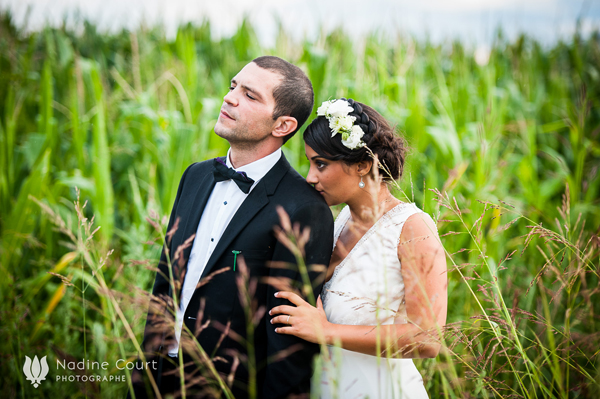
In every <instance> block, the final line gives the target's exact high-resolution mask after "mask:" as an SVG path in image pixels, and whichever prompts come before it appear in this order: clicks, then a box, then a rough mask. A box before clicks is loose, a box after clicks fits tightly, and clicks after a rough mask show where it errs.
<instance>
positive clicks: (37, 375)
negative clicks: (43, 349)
mask: <svg viewBox="0 0 600 399" xmlns="http://www.w3.org/2000/svg"><path fill="white" fill-rule="evenodd" d="M23 373H24V374H25V376H26V377H27V380H28V381H31V384H33V386H34V387H35V388H37V387H38V386H39V385H40V383H41V382H42V381H43V380H45V379H46V375H48V362H47V361H46V356H44V357H43V358H42V361H41V362H40V361H39V360H38V357H37V356H35V357H34V358H33V361H31V359H30V358H29V356H25V364H24V365H23Z"/></svg>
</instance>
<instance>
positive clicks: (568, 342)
mask: <svg viewBox="0 0 600 399" xmlns="http://www.w3.org/2000/svg"><path fill="white" fill-rule="evenodd" d="M263 54H272V55H277V56H280V57H282V58H285V59H287V60H288V61H290V62H292V63H294V64H296V65H298V66H300V67H301V68H303V69H304V70H305V71H306V73H307V74H308V76H309V77H310V79H311V80H312V82H313V85H314V89H315V95H316V98H315V109H316V107H317V106H318V105H319V104H320V103H321V102H322V101H324V100H327V99H330V98H338V97H347V98H354V99H355V100H357V101H361V102H364V103H366V104H369V105H371V106H373V107H374V108H375V109H377V110H378V111H380V112H381V113H382V114H383V115H384V116H385V117H386V118H388V120H390V121H391V122H392V123H393V124H395V125H396V126H397V128H398V132H399V134H402V135H403V136H404V137H405V138H406V139H407V140H408V143H409V145H410V148H411V151H410V154H409V156H408V158H407V165H406V170H405V174H404V177H403V179H402V180H401V181H400V182H399V185H400V186H399V189H397V190H396V193H397V195H398V196H399V198H401V199H405V200H410V201H415V202H416V203H417V204H418V205H419V206H420V207H422V208H423V209H424V210H425V211H427V212H429V213H431V214H432V216H434V218H435V219H437V220H438V228H439V231H440V234H441V235H443V237H442V240H443V243H444V246H445V248H446V250H447V251H448V254H449V261H448V265H449V291H448V292H449V297H450V301H449V303H450V307H449V315H448V322H449V323H450V326H449V329H448V335H447V347H448V350H446V351H444V352H443V353H442V355H440V356H439V357H438V358H437V359H432V360H425V361H418V362H417V365H418V367H419V369H420V370H421V371H422V373H423V375H424V379H425V384H426V387H427V389H428V392H429V393H430V395H431V397H440V396H442V395H444V396H448V397H473V398H475V397H482V398H483V397H485V398H488V397H527V398H538V397H544V398H545V397H561V398H567V397H590V398H591V397H598V395H600V388H599V387H600V370H599V369H598V366H599V364H598V348H599V347H600V336H599V335H600V333H599V331H600V328H599V327H600V320H599V316H598V315H600V301H599V300H598V296H599V293H598V281H599V280H598V277H599V273H600V268H599V255H598V247H599V245H600V240H599V239H598V234H599V228H598V226H599V225H600V207H599V202H600V198H599V197H600V196H599V193H600V188H599V187H600V177H599V174H598V169H599V167H600V144H599V143H598V136H599V133H600V106H599V102H600V97H599V94H600V35H599V34H598V33H595V34H592V35H590V36H589V37H582V36H581V35H580V34H579V33H575V35H574V36H573V37H572V38H570V39H569V40H567V41H561V42H558V43H556V44H554V45H551V46H542V45H540V44H539V43H538V42H536V41H535V40H532V39H530V38H528V37H526V36H521V37H519V38H518V39H517V40H515V41H511V42H509V41H507V40H506V39H504V38H503V35H502V33H501V32H499V33H498V35H497V38H496V40H495V42H494V43H493V45H492V47H491V51H490V52H489V54H488V53H485V54H479V55H478V57H477V58H475V57H474V53H473V51H472V49H470V48H469V47H468V46H465V45H463V43H461V42H458V41H447V42H444V43H440V44H436V43H431V42H428V41H426V40H416V39H414V38H411V37H406V36H401V35H398V36H384V35H381V34H376V33H373V34H371V35H368V36H365V37H362V38H360V39H358V40H354V41H353V40H351V39H350V38H349V36H348V35H346V34H345V33H344V32H343V31H341V30H337V31H333V32H330V33H323V34H322V35H321V36H319V37H318V38H317V39H315V40H311V41H308V40H306V41H304V42H295V41H293V40H292V39H290V38H289V36H288V35H287V34H286V29H285V28H284V27H280V29H279V31H278V34H277V39H276V44H275V46H274V47H273V48H261V46H260V45H259V44H258V40H257V39H256V36H255V33H254V31H253V29H252V26H250V24H249V23H247V22H243V23H242V24H241V25H240V26H239V28H238V30H237V32H236V33H235V34H234V35H233V36H231V37H225V38H214V37H212V36H211V26H210V24H209V23H208V22H204V23H201V24H198V25H192V24H188V25H182V26H180V28H179V29H178V31H177V35H176V38H175V39H173V40H170V39H167V38H166V36H165V33H164V31H163V30H162V28H161V27H150V28H140V29H138V30H136V31H133V32H128V31H122V32H118V33H106V32H99V31H98V30H97V29H96V27H95V26H94V24H92V23H90V22H82V23H81V26H79V27H78V28H76V29H75V28H66V27H58V28H53V27H48V28H45V29H43V30H41V31H36V32H25V31H23V30H22V29H20V28H19V27H17V26H15V24H14V22H13V20H12V19H11V16H10V14H8V13H6V12H2V13H0V209H1V213H0V237H1V238H0V240H1V243H0V251H1V252H0V260H1V266H0V267H1V272H2V277H1V278H0V311H1V313H0V319H1V326H0V332H1V336H2V338H3V339H2V340H1V342H0V354H1V358H0V359H1V362H2V363H1V366H0V368H1V370H0V381H1V383H0V385H1V386H2V389H3V394H2V395H3V396H5V397H23V398H24V397H57V395H58V396H60V397H83V396H91V397H114V396H120V395H124V392H125V389H126V385H127V384H126V383H85V384H84V383H67V382H55V381H52V379H53V378H54V376H53V375H49V379H50V381H49V382H48V381H47V382H44V383H42V384H41V386H40V387H39V388H37V389H35V388H33V387H32V386H31V384H30V383H29V382H28V381H26V380H25V377H24V375H23V373H22V372H21V370H22V367H23V362H24V357H25V355H28V356H30V357H32V358H33V356H34V355H37V356H38V357H41V356H45V355H48V359H49V364H50V367H51V374H52V371H53V370H54V365H55V364H56V359H65V358H72V359H77V360H80V359H93V360H96V361H105V360H108V361H109V362H111V364H112V365H114V361H115V360H117V359H119V358H134V357H135V356H136V353H135V348H134V345H133V343H132V339H131V337H130V336H129V335H128V334H127V333H126V332H125V325H126V324H129V325H130V326H131V329H132V331H133V332H134V334H135V335H137V337H138V338H140V337H141V334H142V332H143V323H144V321H145V316H146V307H145V306H146V303H145V302H143V300H141V299H140V298H143V295H142V293H143V292H144V291H146V292H147V291H148V290H149V289H150V288H151V285H152V281H153V279H154V273H153V271H152V267H153V266H154V265H155V262H156V260H157V259H158V253H159V250H160V247H161V245H162V242H161V241H160V234H158V233H157V231H156V230H155V228H154V227H153V225H152V224H153V223H154V222H153V223H149V222H148V218H150V219H151V220H154V221H157V222H158V223H160V220H161V219H162V218H163V217H164V216H168V214H169V212H170V209H171V206H172V202H173V200H174V197H175V193H176V190H177V185H178V183H179V178H180V176H181V174H182V173H183V171H184V170H185V168H186V167H187V166H188V165H189V164H190V163H192V162H196V161H202V160H205V159H208V158H212V157H215V156H219V155H223V154H225V153H226V150H227V148H228V146H227V143H226V142H225V141H223V140H222V139H220V138H218V137H217V136H215V135H214V134H213V131H212V129H213V126H214V124H215V122H216V118H217V116H218V110H219V108H220V105H221V103H222V98H223V96H224V94H225V93H226V92H227V88H228V86H229V80H230V79H231V78H232V77H233V76H234V75H235V74H236V73H237V72H238V71H239V70H240V69H241V68H242V67H243V66H244V65H245V64H246V63H248V62H249V61H250V60H252V59H253V58H255V57H257V56H260V55H263ZM284 151H285V153H286V156H287V157H288V159H289V160H290V162H291V164H292V165H293V166H294V167H295V168H296V169H297V170H299V171H300V172H301V173H302V174H303V175H306V173H307V170H308V163H307V161H306V159H305V156H304V145H303V142H302V134H301V133H299V134H297V135H296V136H295V137H294V138H293V139H292V140H291V141H290V142H288V143H287V144H286V145H285V147H284ZM75 187H78V188H79V190H80V191H81V194H80V196H81V204H83V202H84V201H87V206H86V207H85V208H84V210H83V213H82V214H80V215H79V217H78V215H77V213H76V211H75V208H74V205H73V202H74V201H76V200H77V192H76V190H75ZM430 189H438V190H439V193H435V192H432V191H431V190H430ZM85 217H87V218H88V220H87V221H85V222H83V218H85ZM92 217H93V223H94V224H93V226H91V225H88V223H89V222H90V221H91V220H92ZM87 226H91V227H89V228H87ZM98 226H100V229H99V230H98V231H97V232H96V233H95V234H92V231H93V230H94V229H95V228H96V227H98ZM546 229H548V230H546ZM69 233H70V234H69ZM92 235H93V237H92V238H90V239H89V240H88V237H91V236H92ZM110 250H114V252H113V253H112V254H111V255H110V256H108V255H107V254H109V251H110ZM515 251H516V253H515ZM49 272H50V273H54V274H50V273H49ZM119 309H121V310H122V311H123V317H119V315H118V312H117V310H119ZM126 322H127V323H126ZM99 373H100V374H103V375H122V374H124V372H123V371H121V370H117V369H115V367H110V368H109V370H101V371H100V372H99ZM64 374H65V375H68V374H69V372H68V371H67V372H65V373H64ZM72 374H74V373H72Z"/></svg>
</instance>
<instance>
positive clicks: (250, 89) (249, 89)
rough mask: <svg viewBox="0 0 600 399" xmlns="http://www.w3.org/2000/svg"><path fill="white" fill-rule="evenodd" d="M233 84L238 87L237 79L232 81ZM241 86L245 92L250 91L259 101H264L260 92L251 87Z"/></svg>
mask: <svg viewBox="0 0 600 399" xmlns="http://www.w3.org/2000/svg"><path fill="white" fill-rule="evenodd" d="M231 84H234V85H237V82H236V81H235V79H231ZM241 86H242V88H243V89H244V90H247V91H249V92H250V93H252V94H254V96H255V97H256V98H257V99H258V100H262V95H261V94H260V93H259V92H258V91H256V90H254V89H253V88H252V87H249V86H246V85H241Z"/></svg>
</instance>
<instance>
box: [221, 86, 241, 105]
mask: <svg viewBox="0 0 600 399" xmlns="http://www.w3.org/2000/svg"><path fill="white" fill-rule="evenodd" d="M223 101H225V102H226V103H227V104H229V105H232V106H234V107H235V106H236V105H238V99H237V93H236V90H235V88H234V89H232V90H229V91H228V92H227V94H225V97H223Z"/></svg>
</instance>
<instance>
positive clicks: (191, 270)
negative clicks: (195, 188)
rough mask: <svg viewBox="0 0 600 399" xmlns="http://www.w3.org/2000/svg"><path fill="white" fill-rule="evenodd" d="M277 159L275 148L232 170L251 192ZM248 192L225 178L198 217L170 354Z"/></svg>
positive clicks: (174, 349) (279, 152) (278, 150)
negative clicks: (211, 261)
mask: <svg viewBox="0 0 600 399" xmlns="http://www.w3.org/2000/svg"><path fill="white" fill-rule="evenodd" d="M230 152H231V150H229V151H228V152H227V159H226V164H227V166H228V167H230V168H231V167H233V166H232V164H231V161H230V160H229V154H230ZM280 158H281V148H278V149H277V150H276V151H275V152H273V153H271V154H269V155H267V156H266V157H264V158H261V159H259V160H258V161H254V162H252V163H249V164H247V165H244V166H242V167H239V168H237V169H236V168H234V170H236V171H238V172H245V173H246V175H247V176H248V177H249V178H251V179H252V180H254V184H253V185H252V187H250V192H251V191H252V190H253V189H254V187H256V184H257V183H258V182H259V180H260V179H262V178H263V177H264V176H265V175H266V174H267V172H268V171H269V170H271V168H272V167H273V166H275V164H276V163H277V161H279V159H280ZM250 192H248V194H250ZM248 194H244V192H243V191H242V190H240V189H239V187H238V186H237V184H235V182H234V181H233V180H225V181H221V182H217V183H216V184H215V187H214V188H213V191H212V193H211V194H210V197H209V198H208V202H207V203H206V207H205V208H204V211H203V212H202V217H201V218H200V223H198V230H197V231H196V237H195V238H194V244H193V245H192V251H191V253H190V258H189V259H188V263H187V271H186V274H185V278H184V282H183V288H182V291H181V303H180V307H179V309H178V310H177V324H176V326H175V339H176V340H177V343H175V344H174V345H173V346H172V347H171V348H170V349H169V356H177V351H178V349H179V339H180V337H181V328H182V325H183V316H184V314H185V310H186V308H187V306H188V304H189V303H190V300H191V299H192V295H194V292H195V291H196V286H197V285H198V282H199V281H200V276H202V272H203V271H204V268H205V267H206V264H207V263H208V260H209V259H210V256H211V254H212V253H213V251H214V250H215V248H216V246H217V244H218V243H219V240H220V239H221V236H222V235H223V232H224V231H225V229H226V228H227V226H228V225H229V222H230V221H231V219H232V218H233V216H234V215H235V213H236V212H237V210H238V209H239V207H240V205H242V203H243V202H244V200H245V199H246V197H247V196H248Z"/></svg>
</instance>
